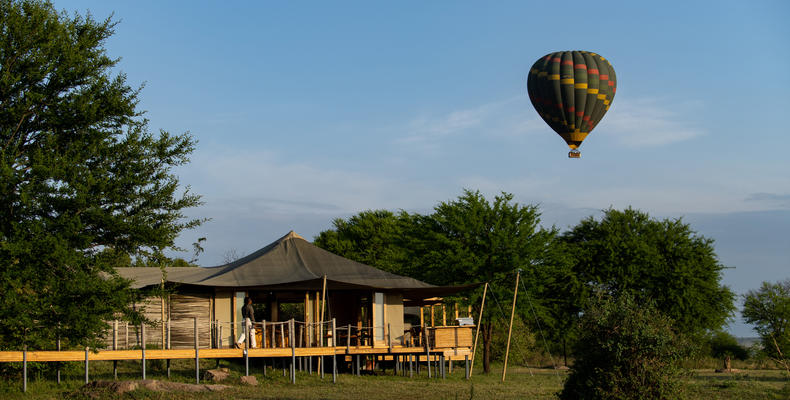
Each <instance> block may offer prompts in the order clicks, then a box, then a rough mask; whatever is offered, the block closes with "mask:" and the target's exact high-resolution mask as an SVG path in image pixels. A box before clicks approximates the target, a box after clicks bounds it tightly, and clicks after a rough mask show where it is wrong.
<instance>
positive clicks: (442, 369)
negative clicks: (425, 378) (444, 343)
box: [439, 353, 446, 379]
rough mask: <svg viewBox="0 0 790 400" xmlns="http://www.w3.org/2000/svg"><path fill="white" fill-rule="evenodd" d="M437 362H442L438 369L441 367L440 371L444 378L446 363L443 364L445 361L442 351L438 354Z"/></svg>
mask: <svg viewBox="0 0 790 400" xmlns="http://www.w3.org/2000/svg"><path fill="white" fill-rule="evenodd" d="M439 362H440V363H441V364H442V365H441V367H440V369H441V371H442V379H444V378H445V376H444V373H445V366H446V364H445V362H444V353H442V354H440V355H439Z"/></svg>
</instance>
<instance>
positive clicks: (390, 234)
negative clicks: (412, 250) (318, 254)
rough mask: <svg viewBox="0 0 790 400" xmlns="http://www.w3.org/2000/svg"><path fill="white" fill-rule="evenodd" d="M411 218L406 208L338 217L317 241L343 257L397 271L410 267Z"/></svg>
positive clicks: (406, 273)
mask: <svg viewBox="0 0 790 400" xmlns="http://www.w3.org/2000/svg"><path fill="white" fill-rule="evenodd" d="M410 222H411V218H410V216H409V215H408V214H407V213H406V212H401V213H400V214H395V213H393V212H391V211H387V210H368V211H362V212H361V213H359V214H357V215H354V216H352V217H350V218H349V219H348V220H345V219H342V218H336V219H335V220H334V221H332V226H333V229H330V230H325V231H323V232H321V233H320V234H318V236H317V237H316V238H315V240H314V244H315V245H316V246H319V247H321V248H323V249H325V250H328V251H331V252H332V253H335V254H338V255H341V256H343V257H346V258H349V259H352V260H354V261H358V262H361V263H363V264H367V265H372V266H374V267H376V268H380V269H383V270H385V271H389V272H392V273H396V274H402V275H411V274H410V271H407V270H406V268H407V265H408V257H409V255H408V252H407V249H406V248H405V244H404V237H403V235H404V232H405V230H406V229H407V227H408V224H409V223H410Z"/></svg>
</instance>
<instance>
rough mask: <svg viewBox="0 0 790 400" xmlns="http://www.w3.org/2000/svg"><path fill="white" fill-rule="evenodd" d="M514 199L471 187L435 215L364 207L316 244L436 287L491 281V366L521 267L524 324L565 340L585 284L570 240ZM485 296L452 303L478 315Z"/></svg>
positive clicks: (487, 328)
mask: <svg viewBox="0 0 790 400" xmlns="http://www.w3.org/2000/svg"><path fill="white" fill-rule="evenodd" d="M512 200H513V196H512V195H511V194H507V193H503V194H501V195H499V196H496V197H495V198H494V199H493V202H489V201H488V200H487V199H486V198H485V197H484V196H482V195H481V194H480V192H476V191H470V190H465V191H464V193H463V194H462V195H461V196H460V197H458V199H456V200H454V201H448V202H443V203H440V204H439V205H437V206H436V207H435V209H434V212H433V213H432V214H429V215H421V214H416V213H415V214H409V213H406V212H403V211H401V212H400V213H398V214H395V213H393V212H390V211H385V210H378V211H365V212H362V213H360V214H358V215H355V216H353V217H351V218H349V219H348V220H342V219H336V220H335V221H334V229H333V230H328V231H324V232H321V234H320V235H319V236H318V237H317V238H316V240H315V243H316V244H317V245H318V246H321V247H323V248H325V249H327V250H329V251H332V252H334V253H336V254H339V255H341V256H344V257H348V258H351V259H353V260H356V261H359V262H363V263H366V264H369V265H373V266H376V267H379V268H382V269H384V270H387V271H390V272H395V273H399V274H403V275H407V276H411V277H414V278H417V279H421V280H424V281H426V282H429V283H432V284H437V285H461V284H471V283H478V282H489V283H490V284H491V286H489V294H488V296H489V297H488V300H487V301H488V303H487V306H486V309H485V314H484V316H483V321H488V322H485V323H484V324H483V329H482V335H481V336H482V338H483V349H484V354H485V356H484V357H483V364H484V366H485V368H486V370H488V369H489V367H490V366H489V362H490V354H491V343H492V342H493V338H494V336H493V333H494V331H493V329H494V327H495V326H500V325H501V324H499V323H497V324H494V323H492V321H493V319H495V318H500V314H501V313H502V312H503V311H502V309H501V307H507V306H508V305H509V304H510V300H509V299H511V298H512V296H513V290H514V289H515V287H514V286H513V285H514V283H515V275H516V271H517V270H518V269H522V271H521V278H520V279H521V282H522V283H521V284H520V285H519V286H520V287H519V291H520V294H519V300H518V304H517V311H518V313H519V315H520V316H521V319H522V320H523V321H526V322H528V323H529V324H532V323H534V321H535V320H536V317H537V319H538V320H540V321H541V324H542V325H543V328H547V331H549V332H552V333H558V334H556V335H555V337H559V336H561V335H564V334H566V333H567V332H569V331H570V329H564V328H570V325H571V323H572V321H573V319H572V316H573V315H575V313H576V311H577V310H576V309H574V308H573V307H574V304H575V303H576V301H574V300H573V296H572V295H571V294H572V293H575V290H576V288H577V287H578V286H580V285H578V283H577V281H576V280H575V279H574V278H573V276H572V275H571V271H570V268H569V265H570V263H569V256H568V253H567V252H566V251H565V247H564V246H565V245H564V244H563V243H560V242H558V241H557V240H556V238H557V231H556V229H543V228H541V227H540V226H539V222H540V214H539V212H538V207H537V206H534V205H527V206H522V205H520V204H518V203H515V202H513V201H512ZM524 288H526V289H527V292H526V293H525V292H524ZM482 294H483V291H482V290H480V289H478V290H474V291H469V292H466V293H463V296H459V297H454V298H448V301H450V302H455V301H458V302H460V303H461V304H463V305H467V304H471V305H473V307H474V309H475V311H474V315H475V318H477V315H478V313H479V306H480V303H481V300H482ZM494 299H497V300H494ZM500 301H501V302H502V303H503V305H500V304H498V302H500ZM508 309H509V307H508ZM505 325H506V324H505ZM530 328H533V329H537V327H536V326H534V325H530ZM560 332H561V333H560Z"/></svg>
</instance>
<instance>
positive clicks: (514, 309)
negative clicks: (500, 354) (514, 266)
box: [502, 270, 521, 382]
mask: <svg viewBox="0 0 790 400" xmlns="http://www.w3.org/2000/svg"><path fill="white" fill-rule="evenodd" d="M520 276H521V270H518V271H517V272H516V290H514V291H513V307H512V308H511V309H510V327H509V328H508V330H507V347H505V366H504V368H502V382H504V381H505V375H506V374H507V356H508V354H509V353H510V334H511V333H512V332H513V316H514V315H515V313H516V296H518V278H519V277H520Z"/></svg>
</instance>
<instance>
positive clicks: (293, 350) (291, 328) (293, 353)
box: [288, 318, 296, 384]
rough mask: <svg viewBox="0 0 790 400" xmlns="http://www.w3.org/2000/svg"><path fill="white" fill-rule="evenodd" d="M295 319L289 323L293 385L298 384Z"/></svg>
mask: <svg viewBox="0 0 790 400" xmlns="http://www.w3.org/2000/svg"><path fill="white" fill-rule="evenodd" d="M294 326H296V325H295V324H294V319H293V318H291V320H290V321H288V340H289V341H290V342H291V383H294V384H295V383H296V343H295V341H294Z"/></svg>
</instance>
